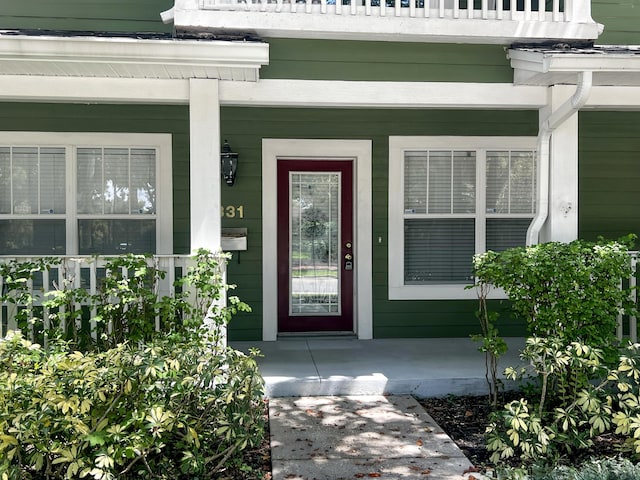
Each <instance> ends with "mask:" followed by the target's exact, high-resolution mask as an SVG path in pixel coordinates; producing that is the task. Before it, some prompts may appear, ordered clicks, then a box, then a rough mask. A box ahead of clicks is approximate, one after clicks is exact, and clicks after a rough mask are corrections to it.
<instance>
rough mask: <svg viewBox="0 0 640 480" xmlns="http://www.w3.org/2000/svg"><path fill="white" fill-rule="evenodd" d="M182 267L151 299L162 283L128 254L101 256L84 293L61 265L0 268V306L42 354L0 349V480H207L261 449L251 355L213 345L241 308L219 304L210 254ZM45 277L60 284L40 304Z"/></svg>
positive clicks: (27, 345) (14, 343) (16, 343)
mask: <svg viewBox="0 0 640 480" xmlns="http://www.w3.org/2000/svg"><path fill="white" fill-rule="evenodd" d="M193 260H194V262H193V266H192V267H191V268H189V270H188V271H187V272H185V273H184V275H182V276H181V277H180V278H178V280H176V282H175V283H174V290H175V292H176V293H175V295H173V296H162V297H161V296H159V295H158V281H159V279H161V278H163V277H164V275H165V274H166V272H163V271H161V270H159V269H158V268H157V266H156V265H155V264H153V263H152V259H150V258H147V257H145V256H141V255H126V256H122V257H116V258H112V259H109V261H108V262H107V264H106V267H105V270H106V275H105V276H104V278H103V279H102V283H101V286H100V288H99V289H98V291H97V292H96V293H95V294H93V295H91V294H89V293H88V292H87V291H86V290H85V289H84V288H81V287H76V285H79V284H80V281H79V279H78V278H76V277H75V275H76V271H75V269H72V268H69V269H67V265H66V263H65V262H63V261H62V259H55V258H51V259H40V260H36V261H28V262H11V263H8V264H4V265H2V266H0V275H2V277H3V281H4V285H3V292H2V297H0V300H2V301H3V302H4V303H5V304H6V305H7V306H8V307H10V308H12V309H13V313H14V314H15V318H16V321H17V323H18V325H19V326H20V327H21V328H23V329H24V330H25V332H28V334H30V335H31V334H33V336H34V337H39V338H40V339H41V340H42V341H43V343H44V344H45V346H44V347H42V346H40V345H38V344H36V343H32V341H30V340H28V339H26V338H25V337H23V336H22V335H21V334H19V333H13V332H12V333H10V335H9V336H7V338H6V339H5V340H4V341H3V340H0V480H18V479H21V480H22V479H40V478H48V479H52V480H57V479H63V478H69V479H70V478H93V479H96V480H109V479H115V478H119V479H125V480H126V479H134V478H135V479H138V478H142V479H144V478H154V479H193V480H198V479H206V478H217V476H218V475H219V474H220V472H221V471H222V470H224V469H225V468H226V466H227V465H230V464H233V463H236V464H237V463H238V462H239V461H240V460H238V457H239V453H240V452H241V451H242V450H243V449H244V448H246V447H247V446H254V445H256V444H258V443H259V442H260V441H261V439H262V437H263V434H264V418H263V408H262V406H263V405H262V397H263V381H262V377H261V376H260V374H259V372H258V368H257V365H256V362H255V355H257V352H251V354H250V355H248V356H247V355H244V354H242V353H240V352H238V351H235V350H233V349H232V348H229V347H227V346H226V344H225V342H224V341H223V340H224V339H223V335H224V330H225V327H226V325H227V323H228V322H229V321H230V320H231V318H232V316H233V315H234V314H235V313H237V312H238V311H248V310H250V309H249V307H248V306H247V305H246V304H244V303H243V302H241V301H240V300H239V299H238V298H237V297H229V298H228V299H227V301H228V304H227V305H222V304H221V302H220V300H221V297H222V295H223V293H224V291H225V290H226V289H227V288H229V287H228V286H227V285H224V283H223V281H222V274H221V270H220V268H219V263H218V262H219V257H218V256H217V255H213V254H211V253H209V252H206V251H199V252H198V254H197V255H196V256H195V258H194V259H193ZM47 270H48V271H49V272H53V275H52V278H58V279H59V278H62V281H61V282H60V284H59V285H57V289H55V290H53V291H51V292H49V294H48V295H49V297H48V299H46V300H45V301H44V302H42V306H40V305H38V303H40V300H41V298H37V297H38V293H37V292H36V293H35V294H34V293H33V291H32V284H35V283H37V282H38V280H39V281H43V278H44V276H43V275H42V272H44V271H47ZM87 325H92V326H93V327H91V328H86V326H87ZM158 325H159V326H160V327H161V328H160V329H158ZM92 328H93V329H92Z"/></svg>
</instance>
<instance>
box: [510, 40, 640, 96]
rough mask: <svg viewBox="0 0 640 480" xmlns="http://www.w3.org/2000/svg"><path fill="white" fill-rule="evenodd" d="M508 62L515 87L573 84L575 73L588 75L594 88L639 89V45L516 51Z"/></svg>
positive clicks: (566, 46) (523, 48)
mask: <svg viewBox="0 0 640 480" xmlns="http://www.w3.org/2000/svg"><path fill="white" fill-rule="evenodd" d="M509 58H510V60H511V66H512V67H513V69H514V84H516V85H538V86H549V85H559V84H576V81H577V78H578V73H579V72H583V71H591V72H593V84H594V85H601V86H640V45H623V46H617V45H600V46H598V45H596V46H593V47H586V48H577V47H570V46H568V45H564V44H560V45H556V46H554V47H535V46H532V47H516V48H511V49H510V50H509Z"/></svg>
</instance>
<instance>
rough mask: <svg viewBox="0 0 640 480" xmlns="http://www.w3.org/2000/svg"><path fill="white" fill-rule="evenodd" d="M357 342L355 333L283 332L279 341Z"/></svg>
mask: <svg viewBox="0 0 640 480" xmlns="http://www.w3.org/2000/svg"><path fill="white" fill-rule="evenodd" d="M336 338H339V339H341V340H344V339H347V340H357V339H358V336H357V335H356V334H355V333H353V332H281V333H278V337H277V340H304V339H313V340H322V339H327V340H331V339H336Z"/></svg>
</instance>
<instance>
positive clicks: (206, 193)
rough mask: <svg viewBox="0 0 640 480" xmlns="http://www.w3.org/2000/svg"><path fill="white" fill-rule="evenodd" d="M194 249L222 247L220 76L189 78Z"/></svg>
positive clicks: (192, 246) (213, 249) (190, 188)
mask: <svg viewBox="0 0 640 480" xmlns="http://www.w3.org/2000/svg"><path fill="white" fill-rule="evenodd" d="M189 131H190V134H189V135H190V139H189V147H190V151H191V153H190V158H189V165H190V167H189V180H190V187H189V197H190V207H191V217H190V218H191V252H192V253H193V252H194V251H195V250H197V249H198V248H206V249H208V250H211V251H212V252H217V251H218V250H219V249H220V224H221V222H220V202H221V201H220V182H221V180H220V101H219V98H218V80H208V79H196V78H192V79H190V80H189Z"/></svg>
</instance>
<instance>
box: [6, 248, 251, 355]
mask: <svg viewBox="0 0 640 480" xmlns="http://www.w3.org/2000/svg"><path fill="white" fill-rule="evenodd" d="M191 260H192V261H191V263H192V266H191V267H190V268H188V269H187V271H186V272H184V273H183V274H182V275H180V276H179V277H178V278H177V279H176V280H175V281H174V284H173V290H174V292H175V293H174V294H172V295H164V296H161V295H160V294H159V287H158V285H159V281H160V280H161V279H164V278H165V276H166V275H167V272H165V271H163V270H161V269H159V268H158V266H157V265H156V264H155V263H154V259H153V258H152V257H149V256H145V255H134V254H128V255H122V256H119V257H109V258H106V259H105V265H104V267H103V268H102V270H103V271H104V272H105V274H104V276H103V277H102V278H100V279H99V282H98V289H97V291H96V293H95V294H93V295H91V294H89V292H88V291H87V290H86V288H84V287H83V286H82V285H81V281H80V279H79V278H77V275H78V274H77V269H76V268H75V265H73V259H72V260H71V261H70V262H71V264H69V263H68V261H63V260H62V259H60V258H41V259H36V260H32V261H11V262H9V263H6V264H0V276H1V277H2V278H3V282H4V284H3V290H2V292H1V293H2V295H1V296H0V300H1V301H2V302H3V303H5V304H7V305H11V306H12V308H13V309H14V310H15V314H14V316H15V319H16V322H17V324H18V325H19V327H20V328H21V329H23V330H24V331H31V330H33V332H34V333H35V334H36V335H39V337H40V338H39V341H41V342H42V343H44V344H46V343H47V341H48V340H49V339H63V340H66V341H71V342H73V344H74V345H75V348H77V349H80V350H92V349H98V350H100V349H105V348H111V347H114V346H115V345H117V344H119V343H121V342H123V341H125V340H127V341H131V342H144V341H149V340H151V339H152V338H154V337H155V336H156V335H158V333H159V331H161V332H163V333H180V332H188V331H189V330H190V329H192V328H194V327H198V326H200V325H202V324H203V322H204V323H206V324H207V325H209V326H210V327H211V330H212V332H214V333H216V334H217V335H222V334H223V332H224V327H226V325H227V324H228V322H229V321H230V320H231V318H232V317H233V315H235V314H236V313H237V312H239V311H250V310H251V309H250V307H249V306H248V305H247V304H245V303H244V302H241V301H240V300H239V299H238V297H236V296H229V297H228V298H227V305H222V304H221V298H222V296H223V294H224V293H225V292H226V291H227V290H228V289H232V288H234V286H233V285H225V284H224V282H223V276H222V270H221V268H220V263H221V262H222V261H224V260H225V257H224V255H217V254H212V253H211V252H208V251H206V250H199V251H198V252H197V253H196V255H194V256H193V257H192V259H191ZM94 261H96V262H97V261H98V257H96V258H95V259H94ZM58 270H59V271H60V272H58ZM45 271H48V272H49V275H50V277H52V278H61V279H62V280H61V281H59V282H57V283H56V284H55V287H56V288H55V289H53V290H51V291H48V292H47V293H46V294H45V296H46V297H45V298H44V299H41V298H36V296H37V297H40V295H39V294H37V295H36V296H34V294H33V293H32V288H31V285H32V284H36V283H38V281H40V282H42V281H43V280H42V279H43V276H42V274H43V272H45ZM58 273H60V275H58ZM38 303H41V305H42V306H38V305H37V304H38ZM45 309H46V310H45ZM45 312H47V314H46V315H45ZM91 325H93V326H91ZM158 325H159V326H160V329H158V328H157V327H158ZM219 340H221V339H220V338H219Z"/></svg>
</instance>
